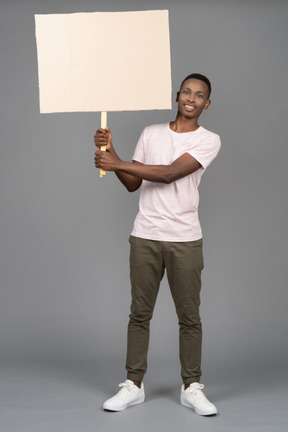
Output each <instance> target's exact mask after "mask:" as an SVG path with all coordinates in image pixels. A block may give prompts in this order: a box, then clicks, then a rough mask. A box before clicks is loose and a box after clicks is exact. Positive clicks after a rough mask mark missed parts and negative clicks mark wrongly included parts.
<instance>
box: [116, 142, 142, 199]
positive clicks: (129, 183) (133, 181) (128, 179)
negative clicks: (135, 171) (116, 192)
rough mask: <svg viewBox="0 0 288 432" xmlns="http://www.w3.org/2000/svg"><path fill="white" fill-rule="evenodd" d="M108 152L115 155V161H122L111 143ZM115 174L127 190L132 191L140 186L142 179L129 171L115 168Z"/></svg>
mask: <svg viewBox="0 0 288 432" xmlns="http://www.w3.org/2000/svg"><path fill="white" fill-rule="evenodd" d="M109 153H111V154H112V155H113V156H114V157H115V159H116V161H117V163H120V162H122V160H121V159H120V157H119V156H118V154H117V153H116V151H115V149H114V147H113V145H111V147H110V149H109ZM115 174H116V176H117V177H118V179H119V180H120V181H121V183H122V184H123V185H124V186H125V187H126V189H127V190H128V191H129V192H134V191H136V190H137V189H138V188H139V187H140V186H141V183H142V180H141V179H139V178H137V177H135V176H133V175H131V174H129V173H126V172H124V171H118V170H116V171H115Z"/></svg>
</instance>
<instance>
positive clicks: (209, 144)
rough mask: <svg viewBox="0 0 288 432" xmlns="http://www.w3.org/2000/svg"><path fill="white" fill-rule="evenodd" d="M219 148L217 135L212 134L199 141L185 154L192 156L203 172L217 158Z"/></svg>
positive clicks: (219, 142)
mask: <svg viewBox="0 0 288 432" xmlns="http://www.w3.org/2000/svg"><path fill="white" fill-rule="evenodd" d="M220 147H221V141H220V137H219V135H216V134H212V135H211V136H208V137H206V138H205V139H203V140H202V141H200V142H199V144H198V145H197V146H195V147H193V148H192V149H190V150H188V151H187V153H189V154H190V155H191V156H193V157H194V158H195V159H196V160H197V161H198V162H199V163H200V164H201V165H202V167H203V168H204V170H205V169H206V168H207V167H208V165H210V163H211V162H212V161H213V159H215V157H216V156H217V154H218V152H219V150H220Z"/></svg>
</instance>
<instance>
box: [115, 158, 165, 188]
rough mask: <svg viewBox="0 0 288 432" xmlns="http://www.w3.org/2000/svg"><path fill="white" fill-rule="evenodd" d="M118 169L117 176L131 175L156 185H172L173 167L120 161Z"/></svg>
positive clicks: (118, 161)
mask: <svg viewBox="0 0 288 432" xmlns="http://www.w3.org/2000/svg"><path fill="white" fill-rule="evenodd" d="M116 167H117V168H116V171H115V172H116V174H117V176H122V175H129V176H130V177H131V176H133V177H136V178H138V179H141V180H147V181H151V182H156V183H170V182H171V181H173V178H172V176H173V170H172V169H171V165H143V164H139V163H137V164H135V163H133V162H125V161H122V160H120V159H118V160H117V165H116Z"/></svg>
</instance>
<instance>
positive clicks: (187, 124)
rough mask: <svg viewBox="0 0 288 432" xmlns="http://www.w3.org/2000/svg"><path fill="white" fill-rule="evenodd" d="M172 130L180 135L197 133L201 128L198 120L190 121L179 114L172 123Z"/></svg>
mask: <svg viewBox="0 0 288 432" xmlns="http://www.w3.org/2000/svg"><path fill="white" fill-rule="evenodd" d="M170 128H171V129H172V130H173V131H174V132H178V133H183V132H193V131H196V130H197V129H198V128H199V124H198V118H193V119H189V118H187V117H184V116H182V115H181V114H179V113H178V114H177V117H176V119H175V121H172V122H170Z"/></svg>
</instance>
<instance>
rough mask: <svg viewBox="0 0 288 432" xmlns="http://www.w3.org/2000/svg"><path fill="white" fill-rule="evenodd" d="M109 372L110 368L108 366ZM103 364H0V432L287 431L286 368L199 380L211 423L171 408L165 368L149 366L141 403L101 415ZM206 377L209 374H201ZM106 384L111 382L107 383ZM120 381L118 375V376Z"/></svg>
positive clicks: (175, 395)
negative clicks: (213, 410) (210, 406)
mask: <svg viewBox="0 0 288 432" xmlns="http://www.w3.org/2000/svg"><path fill="white" fill-rule="evenodd" d="M110 366H113V365H112V364H111V365H110ZM108 369H109V365H107V363H104V362H101V365H100V364H99V365H98V366H97V367H96V366H95V365H92V364H89V365H84V364H79V365H71V364H67V363H66V364H64V363H63V364H60V363H58V364H46V365H45V364H32V363H30V364H29V363H27V364H21V365H19V364H18V365H17V364H9V365H8V364H2V365H1V368H0V380H1V383H0V422H1V424H0V428H1V431H3V432H16V431H17V432H18V431H21V432H26V431H27V432H52V431H53V432H66V431H67V432H68V431H69V432H74V431H75V432H76V431H77V432H79V431H85V432H92V431H93V432H95V431H97V432H101V431H103V432H106V431H107V432H108V431H109V432H110V431H113V430H117V431H126V432H129V431H134V430H137V432H142V431H145V432H146V431H147V430H148V431H157V432H161V431H163V432H164V431H165V432H167V431H177V430H178V429H180V428H181V429H183V430H184V429H187V430H195V431H196V430H197V431H200V432H201V431H205V432H209V431H213V432H218V431H219V432H220V431H221V432H225V431H245V432H249V431H253V432H254V431H261V432H266V431H267V432H272V431H277V432H282V431H283V432H284V431H285V432H286V431H287V430H288V403H287V402H288V369H287V368H282V369H278V370H277V369H276V370H275V369H274V370H273V369H271V367H269V368H268V367H264V366H262V367H261V368H259V367H257V365H254V366H251V365H250V366H249V367H247V365H246V366H245V367H244V365H242V366H241V365H237V367H236V365H234V366H233V365H229V367H227V365H221V366H218V367H216V369H214V373H213V376H212V375H211V376H207V375H206V381H205V382H206V386H205V393H206V395H207V396H208V397H209V398H210V399H211V400H212V401H213V402H214V403H215V404H216V405H217V407H218V409H219V414H218V415H217V416H215V417H207V418H206V417H200V416H198V415H196V414H195V413H194V412H193V411H192V410H190V409H188V408H185V407H183V406H181V405H180V404H179V380H178V379H177V377H176V378H175V377H173V378H170V379H167V377H171V376H172V365H170V366H167V370H166V369H165V371H163V368H161V366H160V364H158V365H154V368H153V373H151V374H150V375H149V374H148V375H147V377H146V380H145V387H146V401H145V403H144V404H141V405H139V406H136V407H132V408H129V409H128V410H126V411H124V412H121V413H107V412H104V411H103V410H102V408H101V407H102V403H103V401H104V400H105V399H106V398H108V397H110V396H111V395H112V394H113V393H114V392H115V391H116V390H117V384H118V382H116V383H115V382H112V377H109V379H108V378H107V375H108V374H107V370H108ZM209 372H210V373H211V371H209ZM156 376H157V378H156ZM113 381H114V379H113ZM120 381H121V377H120Z"/></svg>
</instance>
